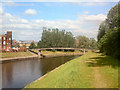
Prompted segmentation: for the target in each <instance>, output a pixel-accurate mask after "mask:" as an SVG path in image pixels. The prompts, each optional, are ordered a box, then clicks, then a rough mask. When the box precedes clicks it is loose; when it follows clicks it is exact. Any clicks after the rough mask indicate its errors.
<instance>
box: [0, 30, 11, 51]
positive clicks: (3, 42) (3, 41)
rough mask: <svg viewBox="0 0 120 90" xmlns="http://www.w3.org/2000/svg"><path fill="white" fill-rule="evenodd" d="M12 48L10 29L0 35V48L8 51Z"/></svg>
mask: <svg viewBox="0 0 120 90" xmlns="http://www.w3.org/2000/svg"><path fill="white" fill-rule="evenodd" d="M11 48H12V31H7V34H4V35H0V50H5V51H10V49H11Z"/></svg>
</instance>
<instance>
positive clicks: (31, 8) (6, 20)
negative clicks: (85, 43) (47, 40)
mask: <svg viewBox="0 0 120 90" xmlns="http://www.w3.org/2000/svg"><path fill="white" fill-rule="evenodd" d="M116 4H117V3H116V2H105V3H104V2H99V3H98V2H84V3H81V2H66V3H65V2H12V3H3V4H2V6H3V8H2V9H1V10H2V13H3V16H4V17H3V24H4V25H3V31H6V30H11V31H13V34H14V35H13V38H14V39H16V40H35V41H38V40H40V37H41V34H42V27H48V28H59V29H65V30H66V31H71V32H72V33H73V34H74V36H77V35H85V36H87V37H89V38H96V36H97V32H98V28H99V24H100V23H101V22H102V21H103V20H105V18H106V15H107V13H108V11H109V10H110V9H111V8H112V7H113V6H115V5H116ZM21 36H22V37H21ZM31 36H32V37H31Z"/></svg>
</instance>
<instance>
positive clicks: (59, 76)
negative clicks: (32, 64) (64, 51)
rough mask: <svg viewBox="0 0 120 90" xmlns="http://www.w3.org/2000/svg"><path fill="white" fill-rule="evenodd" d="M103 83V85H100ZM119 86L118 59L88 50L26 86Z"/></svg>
mask: <svg viewBox="0 0 120 90" xmlns="http://www.w3.org/2000/svg"><path fill="white" fill-rule="evenodd" d="M100 83H102V85H103V84H104V85H103V86H102V85H100ZM99 87H101V88H118V61H117V60H116V59H114V58H111V57H109V56H105V55H102V54H101V53H94V52H88V53H86V54H85V55H83V56H81V57H79V58H76V59H73V60H71V61H69V62H67V63H65V64H64V65H62V66H60V67H59V68H58V69H55V70H54V71H52V72H49V73H47V74H46V76H45V77H43V78H42V79H40V80H37V81H35V82H32V83H31V84H29V85H27V86H26V87H25V88H99Z"/></svg>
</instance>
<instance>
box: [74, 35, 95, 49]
mask: <svg viewBox="0 0 120 90" xmlns="http://www.w3.org/2000/svg"><path fill="white" fill-rule="evenodd" d="M76 47H77V48H88V49H90V48H91V49H96V48H97V42H96V40H95V39H89V38H87V37H85V36H77V37H76Z"/></svg>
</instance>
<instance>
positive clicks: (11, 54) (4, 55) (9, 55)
mask: <svg viewBox="0 0 120 90" xmlns="http://www.w3.org/2000/svg"><path fill="white" fill-rule="evenodd" d="M0 56H1V57H2V58H13V57H25V56H32V54H31V53H30V52H7V53H4V52H3V53H0Z"/></svg>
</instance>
